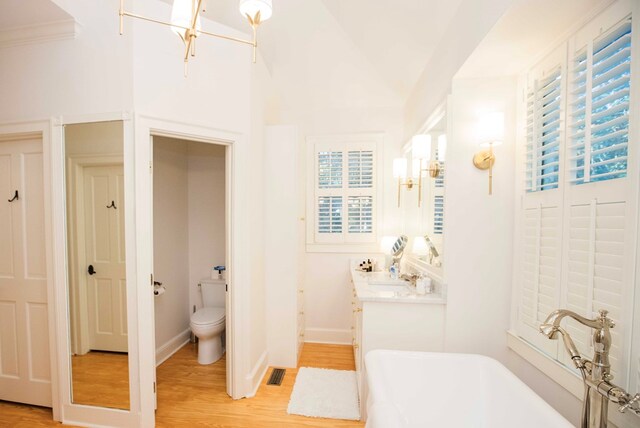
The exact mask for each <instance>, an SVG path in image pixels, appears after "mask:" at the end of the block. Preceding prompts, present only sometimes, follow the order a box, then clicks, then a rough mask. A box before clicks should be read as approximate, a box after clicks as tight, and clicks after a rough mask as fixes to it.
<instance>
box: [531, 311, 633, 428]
mask: <svg viewBox="0 0 640 428" xmlns="http://www.w3.org/2000/svg"><path fill="white" fill-rule="evenodd" d="M598 313H599V315H598V317H597V318H595V319H588V318H585V317H583V316H580V315H578V314H576V313H575V312H572V311H569V310H566V309H558V310H556V311H553V312H552V313H551V314H550V315H549V316H548V317H547V319H546V320H545V322H544V323H543V324H542V325H541V326H540V332H541V333H542V334H544V335H545V336H547V337H548V338H549V339H557V338H558V333H560V335H561V336H562V341H563V342H564V346H565V348H567V352H569V355H570V356H571V360H572V361H573V364H574V365H575V366H576V368H577V369H578V370H580V374H581V375H582V381H583V382H584V401H583V402H582V422H581V425H580V426H581V428H607V411H608V405H609V401H612V402H614V403H616V404H619V405H620V407H619V408H618V411H620V412H622V413H624V412H625V411H627V410H630V411H632V412H634V413H635V414H637V415H640V394H636V395H635V396H632V395H630V394H629V393H627V392H626V391H625V390H624V389H622V388H620V387H619V386H616V385H614V384H612V383H611V382H610V381H611V380H612V379H613V376H612V375H611V373H610V372H611V365H610V364H609V350H610V349H611V333H610V332H609V329H611V328H613V327H614V326H615V324H614V322H613V321H612V320H611V318H609V317H607V314H608V312H607V311H605V310H600V311H599V312H598ZM565 317H569V318H573V319H574V320H576V321H578V322H579V323H580V324H583V325H586V326H587V327H590V328H592V329H593V330H594V332H593V337H592V340H593V349H594V355H593V359H592V360H587V359H585V358H583V357H582V356H581V355H580V352H579V351H578V348H577V347H576V345H575V343H573V340H572V339H571V336H569V333H567V331H566V330H565V329H563V328H562V327H560V322H561V321H562V320H563V319H564V318H565Z"/></svg>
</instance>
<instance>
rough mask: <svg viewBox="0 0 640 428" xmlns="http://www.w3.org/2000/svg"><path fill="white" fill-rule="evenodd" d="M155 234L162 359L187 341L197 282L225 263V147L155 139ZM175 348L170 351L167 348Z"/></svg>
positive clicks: (198, 296)
mask: <svg viewBox="0 0 640 428" xmlns="http://www.w3.org/2000/svg"><path fill="white" fill-rule="evenodd" d="M153 141H154V148H153V158H154V160H153V170H154V173H153V181H154V183H153V185H154V189H153V205H154V207H153V209H154V211H153V220H154V221H153V237H154V242H153V246H154V275H155V280H156V281H159V282H162V283H163V285H164V286H165V287H166V292H165V294H163V295H161V296H158V297H156V298H155V310H156V313H155V319H156V349H157V350H159V351H160V352H161V354H159V355H160V356H161V357H165V356H166V352H165V351H168V352H171V351H172V350H175V347H176V346H179V345H181V344H182V343H184V340H185V339H186V337H187V335H185V331H186V330H187V329H189V319H190V316H191V313H192V312H193V307H194V306H196V308H198V309H199V308H201V307H202V293H201V292H200V289H199V287H198V283H199V281H200V280H201V279H203V278H210V276H211V267H213V266H216V265H219V264H222V265H224V264H225V258H226V254H225V248H226V243H225V226H226V224H225V216H226V215H225V193H226V191H225V148H224V146H219V145H213V144H206V143H197V142H191V141H184V140H178V139H173V138H163V137H154V139H153ZM167 346H171V347H172V349H168V350H164V348H165V347H167Z"/></svg>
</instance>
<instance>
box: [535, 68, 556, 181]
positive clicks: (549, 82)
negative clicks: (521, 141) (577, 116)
mask: <svg viewBox="0 0 640 428" xmlns="http://www.w3.org/2000/svg"><path fill="white" fill-rule="evenodd" d="M561 104H562V68H561V67H560V66H553V68H552V70H551V72H550V73H547V75H546V76H544V77H542V78H540V79H536V80H535V81H534V83H533V85H532V88H530V90H529V92H528V94H527V146H526V147H527V171H526V174H527V178H526V189H527V192H538V191H544V190H550V189H557V188H558V178H559V172H560V124H561Z"/></svg>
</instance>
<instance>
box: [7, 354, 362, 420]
mask: <svg viewBox="0 0 640 428" xmlns="http://www.w3.org/2000/svg"><path fill="white" fill-rule="evenodd" d="M299 367H320V368H330V369H338V370H354V360H353V351H352V348H351V347H350V346H341V345H319V344H312V343H307V344H305V345H304V348H303V351H302V355H301V357H300V361H299ZM297 372H298V370H297V369H287V373H286V375H285V377H284V380H283V382H282V385H281V386H271V385H267V384H266V381H267V379H268V377H269V374H270V373H271V369H269V371H268V372H267V375H266V376H265V379H264V380H263V383H262V385H261V386H260V388H259V390H258V393H257V394H256V396H255V397H254V398H251V399H243V400H232V399H231V398H229V396H228V395H227V394H226V388H225V361H224V358H223V359H222V360H220V361H218V362H217V363H215V364H211V365H208V366H201V365H199V364H198V363H197V353H196V348H195V345H191V344H188V345H186V346H184V347H183V348H182V349H180V350H179V351H178V352H177V353H176V354H175V355H174V356H172V357H171V358H170V359H169V360H167V361H166V362H165V363H163V364H162V365H161V366H160V367H158V371H157V382H158V410H157V412H156V426H158V427H212V428H213V427H215V428H227V427H228V428H231V427H233V428H248V427H251V428H262V427H264V428H270V427H362V426H364V423H362V422H356V421H342V420H336V419H320V418H306V417H304V416H294V415H288V414H287V405H288V404H289V396H290V395H291V391H292V390H293V384H294V382H295V376H296V374H297ZM56 425H57V426H60V425H59V424H57V423H56V422H53V421H52V420H51V410H49V409H43V408H39V407H33V406H25V405H20V404H13V403H6V402H1V401H0V426H1V427H25V428H26V427H48V426H56Z"/></svg>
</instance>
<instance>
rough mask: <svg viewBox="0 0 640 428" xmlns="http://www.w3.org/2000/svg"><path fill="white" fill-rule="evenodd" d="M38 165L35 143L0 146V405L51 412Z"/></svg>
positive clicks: (24, 141)
mask: <svg viewBox="0 0 640 428" xmlns="http://www.w3.org/2000/svg"><path fill="white" fill-rule="evenodd" d="M42 166H43V165H42V141H41V140H40V139H22V140H16V141H2V142H0V400H9V401H18V402H22V403H29V404H35V405H39V406H47V407H51V374H50V362H49V326H48V322H47V271H46V255H45V244H46V242H45V231H44V193H43V169H42ZM16 191H17V197H16ZM9 200H11V202H9Z"/></svg>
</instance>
